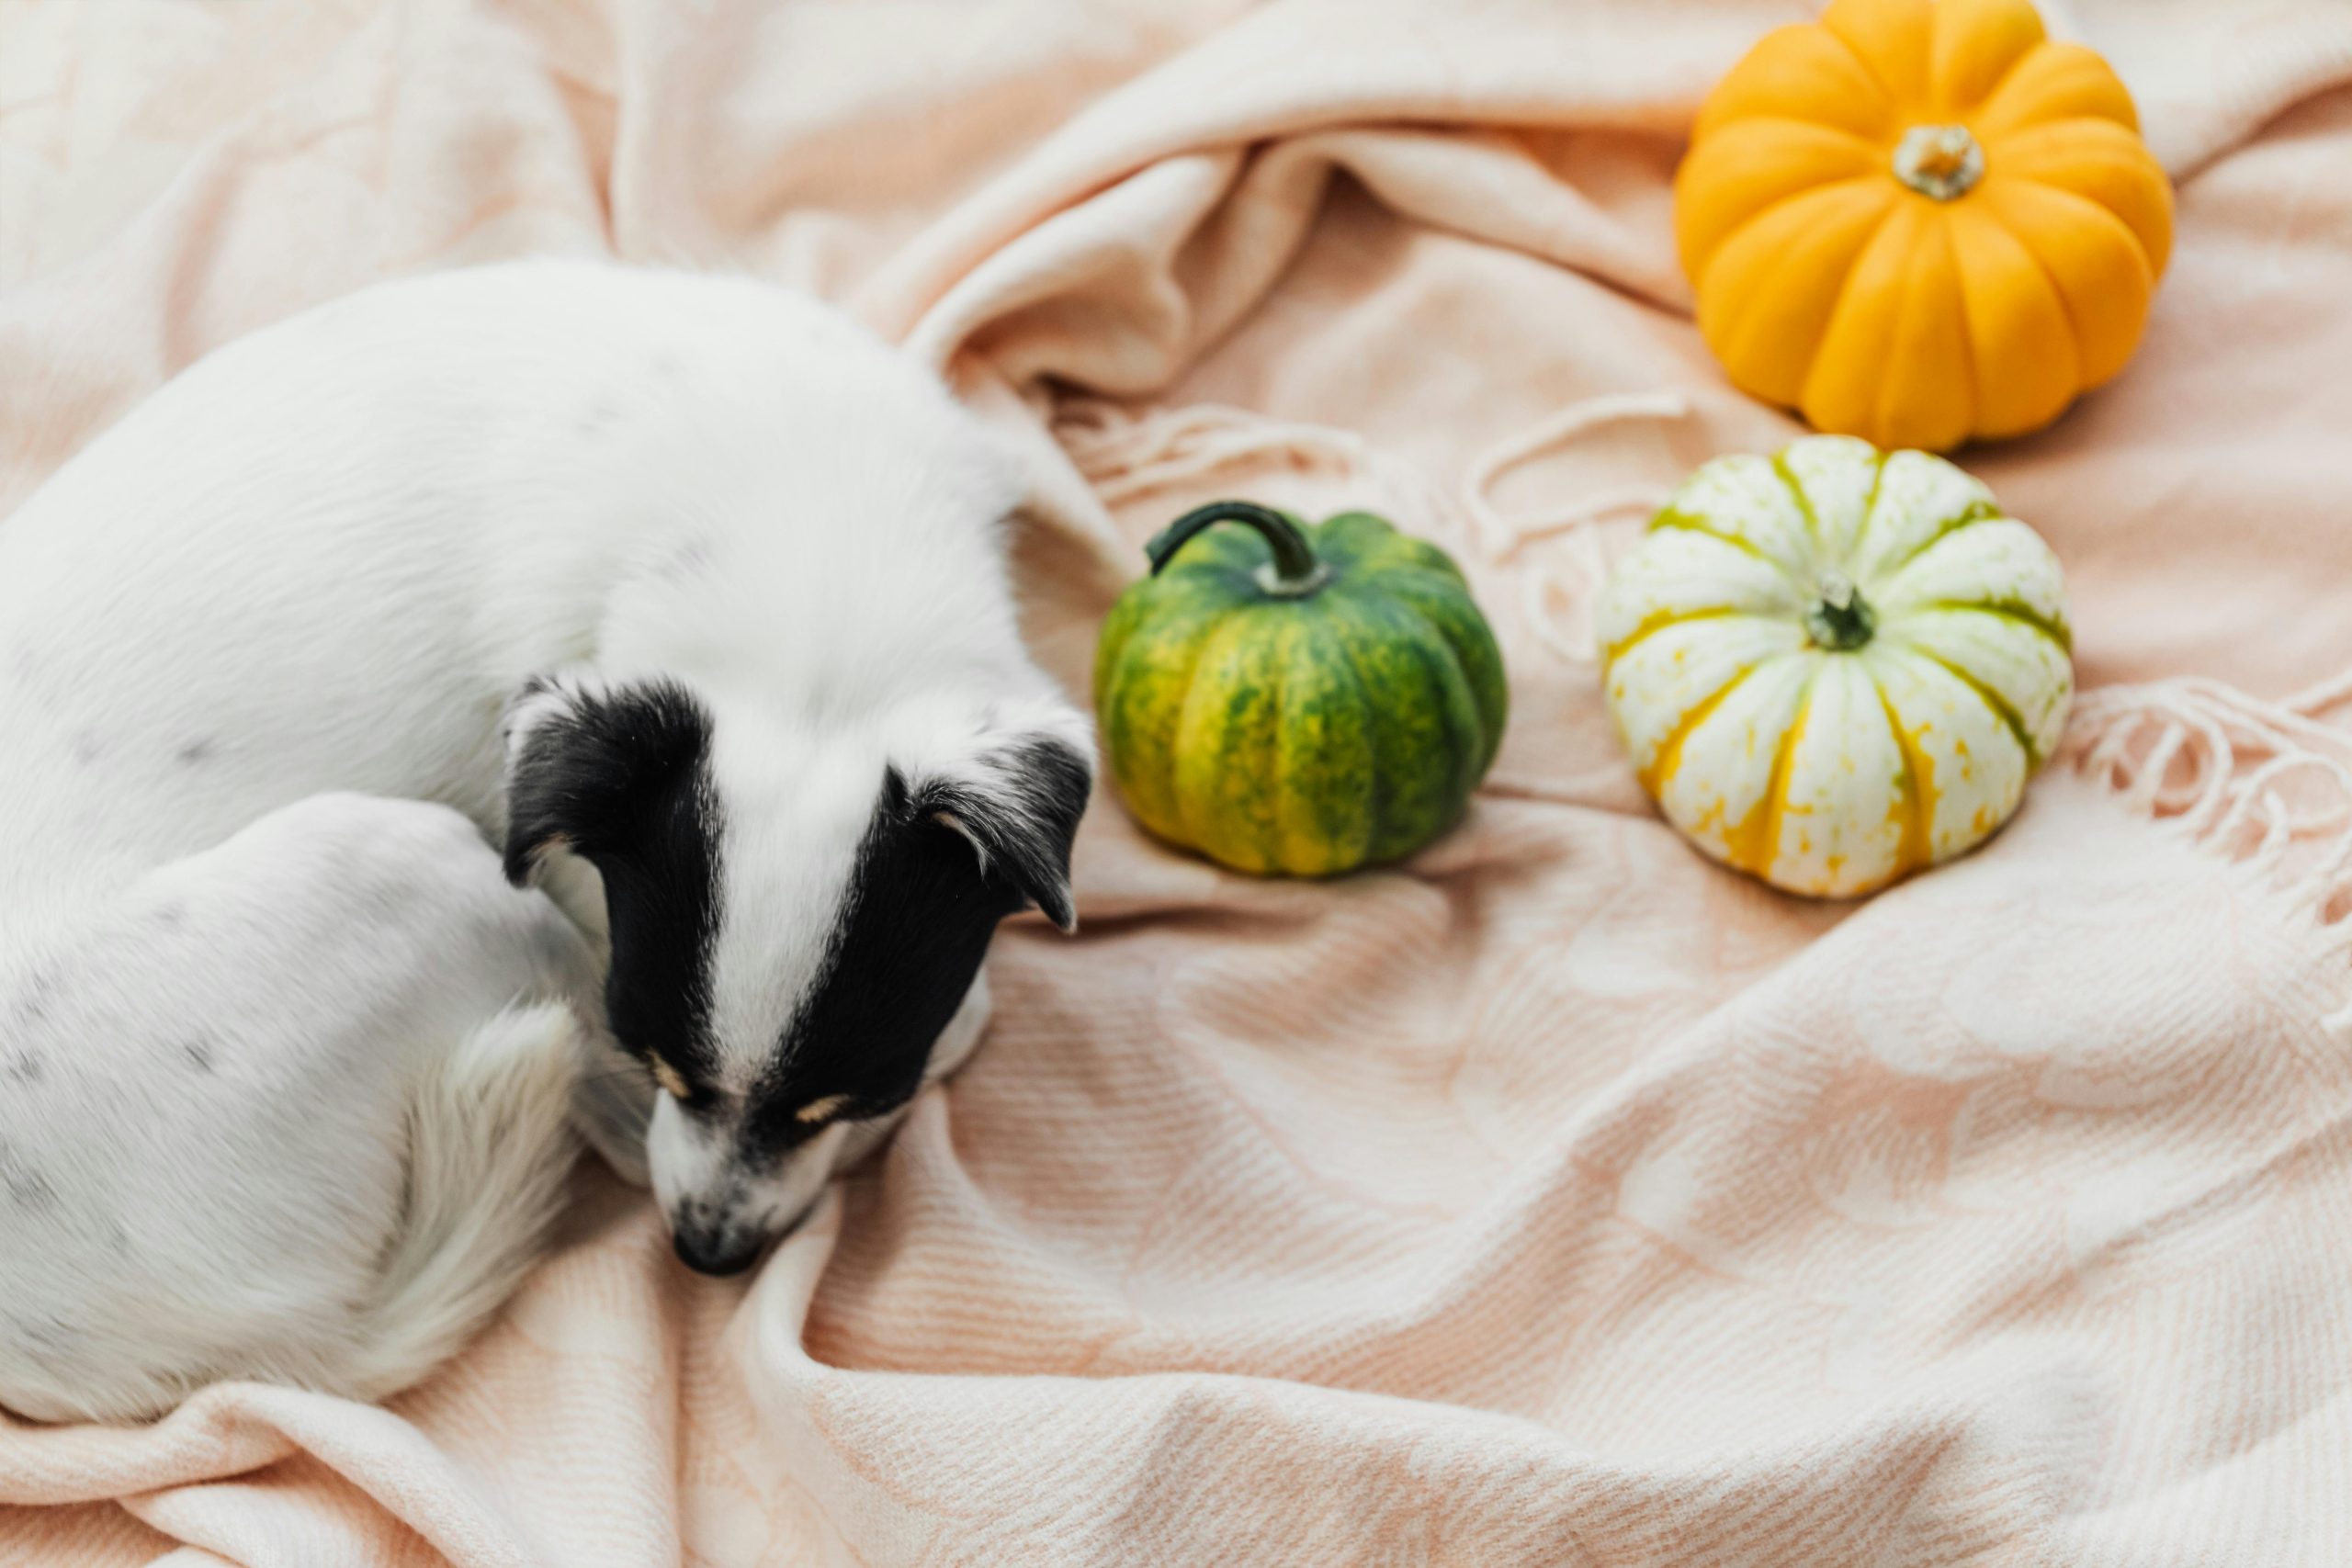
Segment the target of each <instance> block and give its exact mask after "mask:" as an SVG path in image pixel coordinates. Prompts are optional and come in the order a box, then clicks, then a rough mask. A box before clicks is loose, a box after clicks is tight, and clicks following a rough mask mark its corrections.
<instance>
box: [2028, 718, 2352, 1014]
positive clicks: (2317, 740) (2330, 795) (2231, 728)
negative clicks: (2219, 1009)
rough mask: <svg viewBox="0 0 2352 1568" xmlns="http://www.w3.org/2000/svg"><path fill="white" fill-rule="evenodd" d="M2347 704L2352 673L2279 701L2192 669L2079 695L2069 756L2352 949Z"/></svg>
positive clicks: (2351, 761)
mask: <svg viewBox="0 0 2352 1568" xmlns="http://www.w3.org/2000/svg"><path fill="white" fill-rule="evenodd" d="M2347 703H2352V674H2346V675H2344V676H2339V677H2337V678H2336V679H2335V680H2333V681H2330V682H2325V683H2324V684H2322V685H2319V686H2314V687H2312V688H2311V689H2309V690H2308V691H2305V692H2302V693H2300V694H2297V695H2295V696H2292V697H2290V698H2288V699H2286V700H2285V701H2283V702H2276V703H2273V702H2265V701H2264V700H2262V699H2261V698H2258V697H2255V696H2251V695H2249V694H2246V693H2244V692H2240V691H2237V690H2235V689H2233V688H2232V687H2229V686H2226V685H2223V684H2222V683H2221V682H2218V681H2209V680H2204V679H2201V678H2199V677H2193V676H2191V677H2183V678H2180V679H2177V680H2169V681H2155V682H2147V683H2145V684H2142V685H2135V686H2109V687H2105V688H2102V689H2100V690H2098V691H2094V692H2089V693H2086V694H2084V695H2083V696H2082V697H2081V698H2080V699H2078V700H2077V702H2076V703H2075V714H2074V718H2073V721H2072V723H2071V724H2070V725H2069V726H2068V728H2067V731H2066V739H2065V742H2064V746H2063V748H2062V749H2061V751H2060V759H2061V760H2062V761H2064V762H2065V763H2067V764H2069V765H2071V766H2072V767H2073V769H2074V770H2075V772H2076V773H2080V774H2082V775H2084V776H2086V777H2087V778H2090V779H2092V780H2094V781H2096V782H2097V783H2098V784H2101V785H2103V786H2105V787H2106V788H2109V789H2111V790H2114V791H2116V792H2117V793H2118V794H2119V795H2120V796H2121V798H2122V800H2123V802H2124V804H2125V805H2126V806H2128V807H2131V808H2132V809H2134V810H2136V811H2139V812H2142V813H2143V814H2145V815H2146V816H2149V817H2151V818H2155V819H2157V820H2159V821H2164V822H2167V823H2170V824H2171V825H2172V826H2173V827H2174V828H2175V829H2177V830H2178V831H2180V832H2182V833H2186V834H2188V836H2189V837H2191V838H2193V839H2195V840H2198V841H2199V842H2201V843H2203V844H2204V845H2206V846H2207V847H2208V848H2210V849H2211V850H2213V851H2214V852H2217V853H2220V854H2222V855H2224V856H2226V857H2227V858H2229V859H2231V860H2233V861H2236V862H2238V863H2240V864H2241V865H2243V866H2244V867H2245V871H2246V873H2247V874H2248V875H2250V876H2252V877H2255V878H2257V879H2259V880H2261V881H2263V882H2265V883H2267V884H2269V885H2271V886H2277V887H2278V888H2280V889H2281V890H2283V891H2285V892H2287V893H2289V894H2290V896H2292V897H2297V898H2299V899H2300V900H2301V901H2302V902H2304V903H2305V904H2306V905H2307V907H2308V908H2311V909H2312V912H2313V917H2314V918H2315V919H2317V920H2319V921H2320V923H2321V924H2323V925H2325V926H2328V927H2331V928H2334V929H2336V930H2338V931H2341V932H2342V934H2343V942H2344V945H2345V946H2346V949H2347V951H2352V919H2346V916H2347V915H2352V730H2347V729H2346V728H2341V727H2340V726H2339V725H2338V724H2337V723H2335V722H2330V719H2329V716H2330V715H2332V714H2335V712H2336V711H2337V710H2339V709H2341V708H2343V707H2345V706H2346V705H2347ZM2333 1021H2334V1022H2339V1023H2342V1022H2347V1021H2352V1009H2347V1010H2346V1012H2345V1013H2343V1014H2339V1015H2338V1016H2337V1018H2336V1019H2335V1020H2333Z"/></svg>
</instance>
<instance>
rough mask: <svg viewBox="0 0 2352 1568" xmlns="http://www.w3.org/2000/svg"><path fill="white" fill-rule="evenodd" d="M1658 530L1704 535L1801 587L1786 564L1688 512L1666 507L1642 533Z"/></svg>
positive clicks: (1796, 586) (1793, 585) (1652, 519)
mask: <svg viewBox="0 0 2352 1568" xmlns="http://www.w3.org/2000/svg"><path fill="white" fill-rule="evenodd" d="M1660 528H1679V529H1681V530H1682V531H1683V532H1685V533H1688V534H1704V535H1705V536H1707V537H1708V538H1710V539H1713V540H1714V541H1715V542H1716V543H1717V544H1719V545H1728V546H1730V547H1732V548H1733V549H1735V550H1737V551H1739V552H1740V553H1741V554H1743V555H1747V556H1752V557H1754V558H1756V559H1758V560H1760V561H1762V562H1763V563H1764V564H1765V565H1766V566H1769V567H1770V568H1771V569H1772V570H1775V571H1777V572H1779V573H1780V574H1781V576H1782V577H1783V578H1786V579H1787V580H1788V581H1789V584H1790V586H1791V587H1794V588H1802V587H1803V584H1801V583H1799V582H1798V581H1797V580H1796V577H1795V575H1794V574H1793V573H1792V572H1791V571H1790V570H1789V569H1788V566H1787V565H1786V563H1784V562H1781V561H1777V560H1774V559H1773V558H1771V557H1770V556H1768V555H1766V554H1765V553H1764V552H1763V551H1762V550H1759V549H1758V548H1757V547H1756V546H1755V545H1754V544H1752V543H1750V542H1749V541H1747V540H1746V539H1743V538H1741V537H1740V536H1738V535H1736V534H1726V533H1724V532H1723V531H1722V530H1721V529H1718V528H1710V527H1708V526H1707V525H1706V524H1705V523H1704V522H1702V521H1701V520H1700V519H1699V518H1697V517H1695V516H1693V515H1691V513H1688V512H1678V511H1676V510H1675V509H1674V508H1673V507H1671V506H1668V507H1666V508H1665V509H1663V510H1662V511H1660V512H1659V513H1658V514H1657V516H1655V517H1653V518H1651V519H1650V525H1649V526H1648V527H1647V528H1645V529H1644V530H1643V532H1645V533H1656V532H1657V530H1658V529H1660Z"/></svg>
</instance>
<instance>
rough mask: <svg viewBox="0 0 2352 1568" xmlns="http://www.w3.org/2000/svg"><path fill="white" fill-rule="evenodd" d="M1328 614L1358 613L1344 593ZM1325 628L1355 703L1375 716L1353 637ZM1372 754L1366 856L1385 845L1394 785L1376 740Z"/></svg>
mask: <svg viewBox="0 0 2352 1568" xmlns="http://www.w3.org/2000/svg"><path fill="white" fill-rule="evenodd" d="M1328 606H1329V608H1328V613H1329V616H1330V619H1332V620H1333V621H1337V620H1338V619H1339V618H1340V615H1342V614H1344V615H1356V614H1358V610H1357V606H1356V604H1355V603H1354V601H1353V600H1352V598H1351V597H1350V596H1349V595H1347V594H1343V593H1339V594H1333V595H1331V596H1330V598H1329V602H1328ZM1328 629H1329V632H1330V634H1331V644H1332V646H1333V647H1335V648H1337V649H1339V650H1340V664H1342V665H1343V666H1345V667H1346V669H1347V671H1348V679H1349V681H1350V682H1352V683H1353V684H1354V686H1355V692H1356V698H1357V700H1358V701H1359V702H1361V703H1363V705H1364V710H1365V712H1366V713H1367V714H1376V713H1377V712H1378V710H1379V705H1378V704H1377V703H1376V702H1374V699H1373V694H1372V682H1370V681H1367V680H1366V679H1364V673H1363V664H1362V663H1360V662H1359V661H1358V660H1357V659H1356V647H1355V640H1354V638H1352V637H1349V636H1348V634H1347V632H1346V630H1345V629H1344V628H1342V627H1340V626H1336V625H1335V626H1330V627H1329V628H1328ZM1372 751H1373V759H1374V761H1373V770H1372V798H1371V801H1370V802H1369V805H1368V811H1369V814H1370V816H1371V818H1372V829H1371V831H1370V832H1368V833H1367V834H1365V836H1364V847H1365V851H1366V852H1367V853H1369V852H1371V851H1372V849H1373V847H1374V846H1375V845H1378V844H1381V843H1383V842H1385V840H1386V839H1387V837H1388V829H1389V827H1390V823H1389V821H1388V817H1389V813H1390V811H1391V810H1392V809H1393V808H1394V806H1395V795H1396V785H1395V784H1394V783H1392V782H1391V780H1390V778H1389V776H1388V770H1387V769H1386V768H1385V767H1384V766H1382V765H1381V759H1380V746H1379V743H1378V742H1377V741H1374V742H1373V744H1372Z"/></svg>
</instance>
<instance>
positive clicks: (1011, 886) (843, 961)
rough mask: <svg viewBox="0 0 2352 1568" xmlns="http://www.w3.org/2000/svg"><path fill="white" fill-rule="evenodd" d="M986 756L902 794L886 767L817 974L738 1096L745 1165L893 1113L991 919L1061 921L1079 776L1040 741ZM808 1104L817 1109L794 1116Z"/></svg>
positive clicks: (912, 1085) (918, 1081) (925, 1065)
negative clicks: (960, 776) (982, 762)
mask: <svg viewBox="0 0 2352 1568" xmlns="http://www.w3.org/2000/svg"><path fill="white" fill-rule="evenodd" d="M996 761H997V762H998V764H999V765H998V766H996V767H993V768H991V769H990V770H989V773H988V776H987V780H986V783H985V784H970V783H959V782H955V781H946V782H931V783H925V784H919V785H910V784H909V783H908V782H907V780H906V779H905V777H904V776H902V775H901V774H900V773H899V771H898V770H897V769H895V768H890V769H886V770H885V772H884V773H883V779H882V789H881V793H880V795H879V798H878V799H877V800H876V803H875V807H874V815H873V818H872V819H871V820H870V821H869V823H868V824H867V827H866V830H865V838H864V840H863V841H862V842H861V843H860V845H859V848H858V854H857V861H856V867H855V870H854V872H853V873H852V874H851V877H850V884H849V887H848V890H847V892H846V894H845V895H844V897H843V899H842V910H841V913H840V916H839V923H838V924H837V925H836V927H835V929H834V932H833V940H832V943H831V947H830V948H829V949H828V951H827V953H826V956H825V965H824V968H823V970H822V971H821V972H820V975H819V976H818V979H817V983H816V985H815V986H814V987H811V989H810V992H809V997H808V998H807V1000H806V1001H805V1002H804V1003H803V1005H802V1006H801V1008H800V1010H799V1012H798V1014H797V1016H796V1017H795V1019H794V1020H793V1023H792V1027H791V1030H790V1032H788V1033H787V1034H786V1037H785V1039H784V1040H783V1041H782V1042H780V1043H779V1049H778V1051H777V1053H776V1055H775V1065H774V1066H772V1067H771V1068H770V1069H769V1071H768V1072H767V1073H766V1074H765V1075H764V1076H763V1078H762V1080H761V1081H760V1083H759V1084H758V1086H757V1087H756V1088H755V1089H754V1091H753V1094H752V1104H751V1106H750V1108H749V1109H750V1115H749V1116H748V1118H747V1119H746V1122H745V1127H744V1134H743V1140H742V1141H743V1143H744V1145H746V1153H747V1155H749V1156H752V1157H753V1158H754V1159H758V1158H762V1157H768V1158H772V1157H774V1156H777V1155H780V1154H782V1153H784V1152H786V1151H787V1150H789V1149H791V1148H792V1147H794V1146H795V1145H798V1144H800V1143H802V1142H804V1141H806V1140H807V1139H809V1138H810V1137H812V1136H814V1135H815V1134H818V1133H820V1132H821V1131H823V1130H824V1128H825V1127H826V1126H828V1125H830V1124H831V1122H836V1121H864V1120H867V1119H870V1118H872V1117H876V1116H880V1115H884V1114H887V1113H888V1112H889V1111H895V1110H897V1109H898V1108H899V1106H901V1105H904V1104H905V1103H906V1102H907V1101H908V1100H910V1099H912V1098H913V1097H914V1094H915V1092H916V1091H917V1090H918V1089H921V1088H922V1082H923V1077H924V1075H925V1073H926V1072H927V1070H928V1069H929V1067H930V1065H931V1054H932V1051H933V1047H934V1046H936V1045H937V1043H938V1042H939V1036H940V1032H942V1031H943V1030H944V1029H945V1028H946V1027H947V1023H948V1021H949V1020H950V1019H952V1018H954V1017H955V1015H956V1009H957V1008H958V1007H960V1006H961V1005H962V1003H963V1000H964V997H965V994H966V993H967V991H969V990H970V989H971V986H972V981H973V979H974V977H975V976H978V973H979V969H980V964H981V962H982V961H983V960H984V959H985V958H986V957H987V956H988V949H989V939H990V937H991V936H993V935H994V933H995V931H996V928H997V924H998V922H1000V921H1001V920H1002V919H1004V918H1005V917H1006V916H1007V915H1011V914H1014V913H1016V912H1018V911H1019V910H1021V909H1022V908H1025V907H1027V906H1028V905H1030V904H1033V903H1034V904H1035V905H1037V906H1038V907H1039V908H1041V909H1042V910H1043V911H1044V912H1045V913H1046V916H1047V917H1048V918H1050V919H1053V920H1054V921H1055V922H1056V923H1057V924H1058V925H1061V926H1062V927H1064V928H1065V929H1067V928H1068V927H1069V925H1070V924H1071V922H1072V915H1071V911H1070V908H1069V849H1070V840H1071V838H1072V837H1073V836H1074V835H1075V834H1076V832H1077V830H1078V821H1079V818H1080V815H1082V814H1083V813H1084V811H1085V809H1086V801H1087V795H1088V793H1089V789H1090V787H1091V770H1090V769H1089V768H1088V767H1087V764H1086V760H1085V758H1084V757H1082V756H1080V755H1078V754H1076V753H1074V752H1072V751H1070V750H1069V749H1068V748H1066V747H1063V746H1060V745H1058V744H1056V743H1054V742H1052V741H1048V740H1031V741H1022V742H1019V743H1016V744H1015V745H1014V746H1012V747H1011V748H1008V749H1007V750H1006V751H1004V752H1003V753H1001V754H1000V755H999V757H998V758H997V759H996ZM811 1105H830V1109H829V1110H828V1111H827V1112H826V1113H825V1114H824V1115H823V1116H822V1117H818V1118H811V1117H808V1116H805V1115H803V1114H802V1112H803V1111H805V1109H806V1108H807V1107H809V1106H811Z"/></svg>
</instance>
